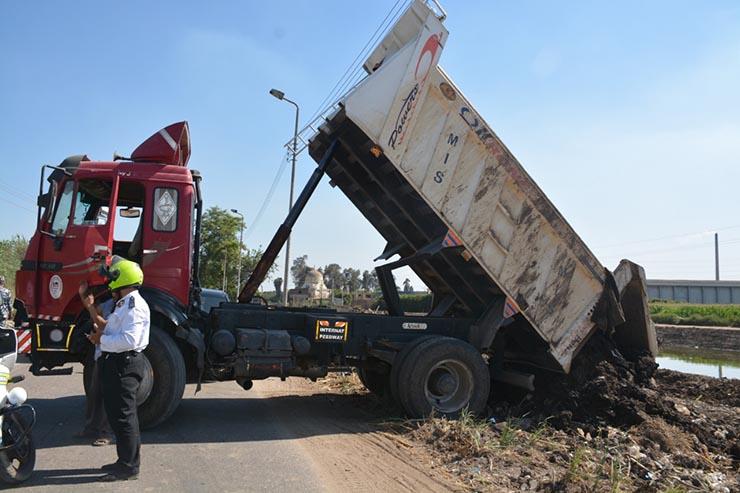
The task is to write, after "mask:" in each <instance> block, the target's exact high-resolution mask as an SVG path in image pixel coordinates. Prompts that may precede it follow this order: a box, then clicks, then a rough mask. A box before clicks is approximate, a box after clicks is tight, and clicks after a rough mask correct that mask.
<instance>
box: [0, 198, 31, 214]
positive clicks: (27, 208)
mask: <svg viewBox="0 0 740 493" xmlns="http://www.w3.org/2000/svg"><path fill="white" fill-rule="evenodd" d="M0 201H3V202H5V203H7V204H10V205H12V206H15V207H17V208H19V209H23V210H24V211H28V212H36V211H34V210H33V209H31V208H30V207H26V206H24V205H20V204H17V203H15V202H13V201H12V200H10V199H8V198H6V197H2V196H0Z"/></svg>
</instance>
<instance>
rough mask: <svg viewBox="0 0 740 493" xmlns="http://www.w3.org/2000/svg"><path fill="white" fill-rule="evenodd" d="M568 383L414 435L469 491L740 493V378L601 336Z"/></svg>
mask: <svg viewBox="0 0 740 493" xmlns="http://www.w3.org/2000/svg"><path fill="white" fill-rule="evenodd" d="M581 355H583V356H582V357H579V360H578V361H576V362H574V367H573V371H572V372H571V374H570V375H569V376H568V377H566V378H555V377H553V376H544V375H543V376H542V377H541V378H542V380H541V381H540V385H539V386H538V390H537V391H536V392H535V393H532V394H527V395H524V396H522V395H521V394H519V395H518V396H516V398H512V395H507V396H506V397H507V398H506V399H503V400H502V399H500V398H498V399H497V398H496V397H495V396H494V399H495V400H493V401H492V402H491V410H490V411H491V413H490V416H489V417H488V418H487V419H485V420H484V419H480V418H474V417H472V416H464V417H463V419H460V420H458V421H448V420H445V419H439V418H433V419H430V420H427V421H425V422H421V423H418V424H416V425H415V426H411V427H409V428H408V431H407V432H408V433H410V434H411V435H412V436H413V437H414V438H416V439H418V440H421V441H423V442H425V443H426V444H428V445H429V446H430V447H431V448H432V449H433V450H434V451H436V452H437V453H439V454H440V455H441V457H442V459H443V461H444V462H445V463H446V464H447V467H448V470H449V471H450V472H452V473H454V474H456V475H457V476H458V477H459V478H460V479H461V480H462V481H463V482H464V483H465V485H466V486H467V487H468V488H471V489H473V490H484V491H485V490H491V491H507V490H517V491H527V490H532V491H620V490H622V491H634V490H638V491H664V490H666V489H670V488H676V489H677V490H678V491H717V492H730V491H738V489H740V480H739V479H738V468H739V467H740V454H739V452H740V436H739V435H738V433H740V408H739V407H738V404H740V402H739V401H740V381H739V380H726V379H725V380H718V379H714V378H709V377H701V376H698V375H687V374H681V373H677V372H672V371H668V370H657V365H656V364H655V362H654V361H653V360H652V358H649V357H643V358H638V359H637V360H636V361H627V360H626V359H625V358H624V357H622V355H621V354H620V353H619V352H618V351H616V350H615V349H614V348H613V346H612V344H611V342H610V340H609V339H608V338H606V337H602V336H596V337H593V338H592V340H590V341H589V343H588V346H587V347H586V348H584V350H583V351H582V352H581Z"/></svg>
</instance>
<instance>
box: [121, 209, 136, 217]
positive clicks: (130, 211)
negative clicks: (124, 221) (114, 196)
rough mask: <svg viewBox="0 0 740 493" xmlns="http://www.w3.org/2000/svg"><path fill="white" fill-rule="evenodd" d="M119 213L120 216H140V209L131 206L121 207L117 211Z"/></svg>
mask: <svg viewBox="0 0 740 493" xmlns="http://www.w3.org/2000/svg"><path fill="white" fill-rule="evenodd" d="M119 215H120V216H121V217H140V216H141V209H135V208H133V207H126V208H125V209H121V211H120V212H119Z"/></svg>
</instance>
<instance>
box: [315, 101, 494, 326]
mask: <svg viewBox="0 0 740 493" xmlns="http://www.w3.org/2000/svg"><path fill="white" fill-rule="evenodd" d="M335 138H337V139H339V142H340V144H341V145H340V146H339V148H338V150H337V152H336V153H335V155H334V159H333V160H332V162H331V163H330V164H329V166H328V167H327V169H326V173H327V174H328V175H329V177H330V178H331V183H332V185H333V186H336V187H338V188H339V189H340V190H342V192H343V193H344V194H345V195H346V196H347V197H348V198H349V200H350V201H352V203H353V204H354V205H355V207H357V209H358V210H359V211H360V212H361V213H362V214H363V215H364V216H365V217H366V218H367V220H368V221H369V222H370V223H371V224H372V225H373V226H374V227H375V229H376V230H378V232H379V233H380V234H381V235H382V236H383V238H385V240H386V241H387V243H388V245H387V247H386V252H394V253H397V254H398V255H400V256H401V258H405V257H408V256H410V255H413V254H415V253H416V252H418V251H419V250H421V249H423V248H424V247H426V246H428V245H430V244H434V243H438V242H439V241H441V240H442V239H443V238H444V236H445V235H446V234H447V231H448V228H447V226H446V225H445V224H444V223H443V222H442V221H441V220H440V219H439V217H437V215H436V214H435V213H434V211H433V210H432V209H431V207H429V205H428V204H427V203H426V202H425V201H424V199H423V198H422V197H421V196H420V195H419V194H418V192H416V190H414V188H413V187H412V186H411V185H409V183H408V181H406V179H405V178H404V177H403V176H402V175H401V174H400V173H399V172H398V170H397V169H396V168H395V167H394V166H393V164H391V163H390V162H389V161H388V159H386V158H385V156H383V155H380V156H379V157H375V156H374V155H373V154H372V153H371V148H372V146H373V143H372V141H371V140H370V139H369V138H368V137H367V136H366V135H365V133H364V132H362V130H360V129H359V128H358V127H357V126H356V125H355V124H354V123H353V122H352V121H351V120H349V119H348V118H346V117H345V115H344V113H343V112H342V111H340V112H339V113H337V114H336V115H335V116H334V117H333V118H332V119H331V121H330V122H328V123H327V124H326V125H324V126H323V127H322V130H321V132H320V133H319V134H317V136H316V137H315V138H314V139H313V140H312V142H311V144H310V147H309V152H310V154H311V156H312V157H313V158H314V160H316V161H317V162H318V161H319V160H320V159H321V157H322V156H323V154H324V152H325V151H326V149H327V148H328V146H329V144H330V143H331V142H332V140H333V139H335ZM380 253H381V252H378V254H379V255H380ZM409 266H410V267H411V268H412V269H413V271H414V272H415V273H416V274H417V275H418V276H419V278H421V279H422V281H424V283H425V284H426V285H427V286H428V287H429V289H430V290H431V291H432V293H433V294H434V297H435V303H436V302H437V301H439V300H441V299H443V298H445V297H446V296H448V295H454V296H455V299H456V302H455V304H454V305H453V306H452V307H451V309H450V311H449V312H448V314H450V315H457V316H465V317H478V316H480V315H481V314H482V313H483V312H484V310H485V309H486V307H488V306H489V304H490V303H491V300H492V299H493V297H494V296H495V295H501V294H502V291H501V290H500V289H499V288H498V286H496V284H495V283H494V282H493V281H492V280H491V278H490V277H489V276H488V275H487V274H486V273H485V272H484V270H483V269H482V268H481V266H480V265H479V264H478V262H476V260H475V259H474V258H468V260H466V258H465V257H464V256H463V250H462V249H461V248H447V249H445V250H442V251H440V252H439V253H437V254H435V255H432V256H430V257H426V258H424V259H422V260H419V261H418V262H414V263H412V264H410V265H409Z"/></svg>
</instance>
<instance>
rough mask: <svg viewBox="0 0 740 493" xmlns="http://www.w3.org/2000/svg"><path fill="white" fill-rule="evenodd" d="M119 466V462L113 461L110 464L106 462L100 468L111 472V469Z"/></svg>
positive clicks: (113, 469)
mask: <svg viewBox="0 0 740 493" xmlns="http://www.w3.org/2000/svg"><path fill="white" fill-rule="evenodd" d="M118 468H119V464H118V462H111V463H110V464H106V465H104V466H102V467H101V468H100V470H101V471H103V472H111V471H115V470H116V469H118Z"/></svg>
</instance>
